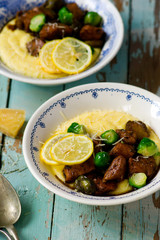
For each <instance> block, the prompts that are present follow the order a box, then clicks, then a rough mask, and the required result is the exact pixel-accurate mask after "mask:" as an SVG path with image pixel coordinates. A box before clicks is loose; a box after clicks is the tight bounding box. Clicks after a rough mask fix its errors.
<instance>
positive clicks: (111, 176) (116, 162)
mask: <svg viewBox="0 0 160 240" xmlns="http://www.w3.org/2000/svg"><path fill="white" fill-rule="evenodd" d="M125 171H126V159H125V158H124V157H123V156H121V155H120V156H118V157H116V158H114V159H113V161H112V163H111V165H110V166H109V168H108V169H107V170H106V172H105V174H104V177H103V182H107V181H110V180H117V181H121V180H123V179H124V177H125Z"/></svg>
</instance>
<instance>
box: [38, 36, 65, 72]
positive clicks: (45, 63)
mask: <svg viewBox="0 0 160 240" xmlns="http://www.w3.org/2000/svg"><path fill="white" fill-rule="evenodd" d="M60 41H61V40H53V41H50V42H47V43H45V44H44V45H43V47H42V48H41V50H40V53H39V59H40V64H41V66H42V68H43V69H44V71H46V72H48V73H62V71H60V70H59V69H58V68H57V67H56V66H55V64H54V63H53V61H52V51H53V49H54V47H55V46H56V44H57V43H59V42H60Z"/></svg>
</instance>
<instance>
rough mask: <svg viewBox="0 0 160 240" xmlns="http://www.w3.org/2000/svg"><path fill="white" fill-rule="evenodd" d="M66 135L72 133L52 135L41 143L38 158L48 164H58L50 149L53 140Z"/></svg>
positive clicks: (55, 140)
mask: <svg viewBox="0 0 160 240" xmlns="http://www.w3.org/2000/svg"><path fill="white" fill-rule="evenodd" d="M68 135H72V133H66V134H56V135H53V136H52V137H50V138H49V139H48V140H47V141H46V142H45V143H44V144H43V146H42V148H41V151H40V158H41V160H42V161H43V162H44V163H46V164H48V165H59V163H58V162H57V161H54V160H53V158H52V157H51V155H50V151H51V148H52V146H53V144H54V143H55V142H57V141H58V140H59V139H61V138H63V137H65V136H68Z"/></svg>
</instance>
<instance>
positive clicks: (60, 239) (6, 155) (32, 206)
mask: <svg viewBox="0 0 160 240" xmlns="http://www.w3.org/2000/svg"><path fill="white" fill-rule="evenodd" d="M112 2H113V3H114V4H115V5H116V7H117V8H118V10H119V11H120V13H121V16H122V19H123V22H124V26H125V37H124V41H123V45H122V47H121V49H120V51H119V53H118V55H117V56H116V57H115V58H114V59H113V60H112V62H111V63H110V64H109V65H108V66H106V67H105V68H103V69H102V70H101V71H99V72H98V73H96V74H94V75H92V76H90V77H88V78H86V79H83V80H80V81H77V82H75V83H70V84H66V85H61V86H56V87H37V86H33V85H29V84H24V83H20V82H17V81H15V80H13V79H7V78H5V77H3V76H0V107H1V108H4V107H9V108H19V109H25V110H26V120H27V121H28V120H29V118H30V117H31V115H32V114H33V112H34V111H35V110H36V109H37V108H38V107H39V106H40V105H41V104H42V103H43V102H44V101H46V100H47V99H49V98H50V97H52V96H54V95H55V94H57V93H59V92H61V91H63V90H64V89H67V88H70V87H73V86H77V85H80V84H84V83H92V82H122V83H128V84H132V85H136V86H139V87H142V88H145V89H148V90H150V91H151V92H153V93H155V94H157V95H159V96H160V61H159V59H160V27H159V26H160V14H159V13H160V0H112ZM22 136H23V130H22V132H21V134H20V135H19V137H18V138H17V139H11V138H9V137H6V136H4V135H0V143H1V161H2V167H1V171H0V172H1V173H2V174H3V175H4V176H5V177H6V178H7V179H8V180H9V181H10V182H11V183H12V185H13V186H14V188H15V189H16V191H17V193H18V195H19V197H20V201H21V205H22V214H21V217H20V219H19V221H18V222H17V223H16V224H15V227H16V229H17V231H18V234H19V237H20V239H21V240H118V239H123V240H139V239H144V240H150V239H154V240H159V239H160V192H156V193H155V194H153V195H152V196H149V197H147V198H145V199H143V200H140V201H137V202H134V203H130V204H125V205H119V206H112V207H97V206H87V205H81V204H78V203H74V202H71V201H68V200H65V199H63V198H61V197H59V196H57V195H54V194H53V193H51V192H49V191H47V189H45V188H44V187H43V186H42V185H40V184H39V183H38V182H37V181H36V180H35V179H34V178H33V176H32V175H31V173H30V172H29V170H28V168H27V166H26V164H25V161H24V158H23V154H22V148H21V147H22V145H21V143H22ZM0 239H1V240H2V239H4V237H3V236H2V235H0Z"/></svg>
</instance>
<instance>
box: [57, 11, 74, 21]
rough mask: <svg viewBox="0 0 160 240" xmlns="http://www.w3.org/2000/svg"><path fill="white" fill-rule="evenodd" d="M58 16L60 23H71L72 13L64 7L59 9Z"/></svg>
mask: <svg viewBox="0 0 160 240" xmlns="http://www.w3.org/2000/svg"><path fill="white" fill-rule="evenodd" d="M58 17H59V20H60V22H61V23H64V24H69V25H70V24H72V23H73V14H72V13H71V12H70V11H69V10H68V9H67V8H66V7H63V8H61V9H60V10H59V12H58Z"/></svg>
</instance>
